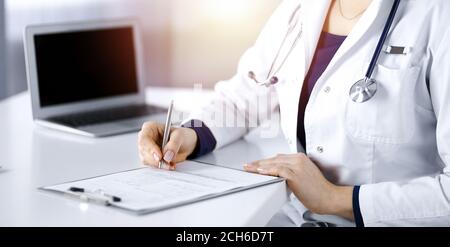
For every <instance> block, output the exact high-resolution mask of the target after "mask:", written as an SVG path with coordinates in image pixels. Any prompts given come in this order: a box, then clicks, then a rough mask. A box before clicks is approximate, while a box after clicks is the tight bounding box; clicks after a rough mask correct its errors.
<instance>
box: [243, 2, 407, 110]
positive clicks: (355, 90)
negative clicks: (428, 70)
mask: <svg viewBox="0 0 450 247" xmlns="http://www.w3.org/2000/svg"><path fill="white" fill-rule="evenodd" d="M399 5H400V0H395V2H394V4H393V6H392V9H391V12H390V14H389V17H388V19H387V22H386V24H385V26H384V29H383V33H382V34H381V36H380V39H379V41H378V44H377V47H376V49H375V52H374V54H373V56H372V60H371V62H370V65H369V68H368V69H367V72H366V75H365V77H364V78H363V79H361V80H359V81H357V82H356V83H355V84H353V86H352V87H351V88H350V92H349V95H350V98H351V99H352V100H353V101H354V102H356V103H364V102H366V101H369V100H370V99H372V98H373V97H374V96H375V94H376V93H377V90H378V85H377V84H378V83H377V81H376V80H375V79H374V78H372V74H373V72H374V70H375V67H376V66H377V63H378V58H379V57H380V54H381V52H382V50H383V46H384V44H385V42H386V39H387V36H388V34H389V31H390V30H391V27H392V23H393V22H394V18H395V15H396V14H397V10H398V7H399ZM300 10H301V4H300V5H299V6H298V7H297V8H296V9H295V10H294V12H293V14H292V16H291V18H290V19H289V26H288V30H287V32H286V35H285V37H284V39H283V41H282V42H281V45H280V48H279V49H278V51H277V54H276V55H275V58H274V60H273V62H272V65H271V67H270V70H269V73H268V75H267V78H266V80H264V81H259V80H258V79H257V78H256V74H255V73H254V72H253V71H250V72H249V73H248V77H249V78H250V79H252V80H253V81H254V82H255V83H256V84H258V85H262V86H266V87H270V86H272V85H275V84H277V83H278V81H279V79H278V77H277V74H278V72H280V70H281V69H282V68H283V66H284V64H285V63H286V60H287V59H288V58H289V56H290V55H291V53H292V51H293V50H294V49H295V47H296V45H297V43H298V41H299V40H300V39H301V37H302V35H303V24H300V25H301V26H300V30H299V33H298V35H297V37H296V38H295V40H294V42H293V44H292V45H291V47H290V49H289V51H288V53H287V55H286V57H285V58H284V59H283V60H282V61H281V63H280V65H279V66H278V67H277V68H276V69H275V66H276V64H277V61H278V59H279V57H280V54H281V51H282V50H283V47H284V46H285V43H286V41H287V39H288V37H289V36H290V35H291V33H292V32H293V31H294V30H295V28H296V27H297V23H298V21H299V19H300Z"/></svg>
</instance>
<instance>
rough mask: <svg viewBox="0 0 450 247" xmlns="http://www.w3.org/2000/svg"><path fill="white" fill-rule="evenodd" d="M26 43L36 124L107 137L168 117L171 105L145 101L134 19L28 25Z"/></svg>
mask: <svg viewBox="0 0 450 247" xmlns="http://www.w3.org/2000/svg"><path fill="white" fill-rule="evenodd" d="M24 43H25V44H24V46H25V57H26V67H27V76H28V84H29V90H30V94H31V102H32V111H33V119H34V121H35V122H36V123H37V124H39V125H43V126H45V127H49V128H53V129H57V130H62V131H66V132H71V133H74V134H79V135H84V136H90V137H105V136H111V135H117V134H122V133H129V132H133V131H137V130H139V129H140V128H141V126H142V124H143V123H144V122H146V121H149V120H154V121H163V120H164V115H165V113H166V109H162V108H159V107H156V106H151V105H147V104H146V103H145V92H144V91H145V85H144V84H145V83H144V76H143V58H142V55H143V49H142V41H141V34H140V31H139V28H138V24H137V22H136V21H135V20H119V21H108V22H85V23H71V24H58V25H40V26H29V27H27V28H26V30H25V37H24Z"/></svg>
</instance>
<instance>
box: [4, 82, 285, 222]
mask: <svg viewBox="0 0 450 247" xmlns="http://www.w3.org/2000/svg"><path fill="white" fill-rule="evenodd" d="M201 95H202V97H196V98H202V99H204V100H206V99H207V98H208V97H210V96H211V94H210V92H204V93H201ZM192 96H193V93H192V92H191V91H190V90H168V89H162V88H151V89H149V90H148V99H149V102H150V103H155V104H159V105H161V106H167V105H168V103H169V100H170V99H171V98H173V99H175V107H176V108H178V109H179V110H185V109H190V107H193V106H192V102H191V101H192ZM255 136H257V135H249V136H248V137H246V138H245V139H244V140H242V141H239V142H238V143H237V144H236V145H231V146H228V147H226V148H224V149H223V150H220V151H218V152H216V153H215V154H212V155H208V156H206V157H202V158H201V160H202V161H207V162H211V161H213V162H216V163H217V164H220V165H232V166H235V167H241V166H242V164H243V163H244V162H245V161H248V160H254V159H260V158H263V157H269V156H272V155H274V154H276V153H280V152H286V151H287V150H288V147H287V145H286V144H285V143H284V141H283V140H282V139H281V138H278V139H275V140H274V141H273V142H272V141H268V140H266V141H264V140H259V139H258V138H256V137H255ZM136 141H137V134H136V133H133V134H128V135H122V136H116V137H110V138H103V139H91V138H85V137H78V136H74V135H70V134H64V133H60V132H55V131H52V130H48V129H45V128H41V127H38V126H36V125H34V124H33V122H32V119H31V107H30V100H29V95H28V94H27V93H23V94H20V95H17V96H15V97H12V98H10V99H7V100H5V101H2V102H0V166H4V167H5V168H4V170H2V171H0V198H1V199H0V226H264V225H265V224H266V223H267V222H268V221H269V220H270V218H271V217H272V215H274V214H275V213H276V212H277V211H278V210H279V209H280V208H281V206H282V205H283V204H284V203H285V202H286V200H287V191H286V186H285V184H284V183H278V184H273V185H269V186H265V187H260V188H257V189H253V190H249V191H244V192H239V193H235V194H231V195H228V196H224V197H220V198H216V199H212V200H207V201H203V202H199V203H195V204H191V205H187V206H183V207H178V208H174V209H170V210H166V211H161V212H158V213H154V214H149V215H145V216H136V215H132V214H128V213H124V212H122V211H118V210H115V209H113V208H106V207H102V206H96V205H86V204H81V203H78V202H77V201H74V200H70V199H67V198H64V197H61V196H59V195H54V194H51V193H47V192H42V191H39V190H37V188H38V187H40V186H44V185H51V184H57V183H62V182H66V181H72V180H77V179H82V178H88V177H93V176H98V175H103V174H107V173H113V172H118V171H124V170H128V169H132V168H136V167H139V166H140V162H139V158H138V154H137V147H136ZM244 150H245V152H243V151H244ZM236 151H239V152H238V153H237V152H236ZM230 153H232V154H234V155H232V156H231V157H232V158H230V155H229V154H230ZM236 154H242V156H241V157H239V156H238V155H236Z"/></svg>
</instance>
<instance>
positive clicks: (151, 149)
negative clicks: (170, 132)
mask: <svg viewBox="0 0 450 247" xmlns="http://www.w3.org/2000/svg"><path fill="white" fill-rule="evenodd" d="M138 139H139V140H138V142H139V153H140V155H141V156H142V161H144V164H147V165H153V166H154V165H156V164H157V163H159V161H160V160H161V157H162V153H161V149H160V147H159V146H158V145H157V144H156V142H155V140H154V139H153V138H152V137H151V135H148V134H147V132H144V131H141V132H139V138H138Z"/></svg>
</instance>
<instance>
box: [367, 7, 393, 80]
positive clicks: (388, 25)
mask: <svg viewBox="0 0 450 247" xmlns="http://www.w3.org/2000/svg"><path fill="white" fill-rule="evenodd" d="M399 5H400V0H395V2H394V4H393V6H392V9H391V12H390V13H389V17H388V19H387V22H386V25H385V26H384V30H383V33H382V34H381V36H380V40H379V41H378V44H377V48H376V49H375V52H374V55H373V57H372V60H371V61H370V65H369V68H368V69H367V73H366V78H372V74H373V71H374V70H375V67H376V65H377V63H378V59H379V57H380V54H381V52H382V51H383V46H384V44H385V43H386V39H387V36H388V34H389V31H390V30H391V27H392V23H393V22H394V19H395V16H396V14H397V10H398V7H399Z"/></svg>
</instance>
